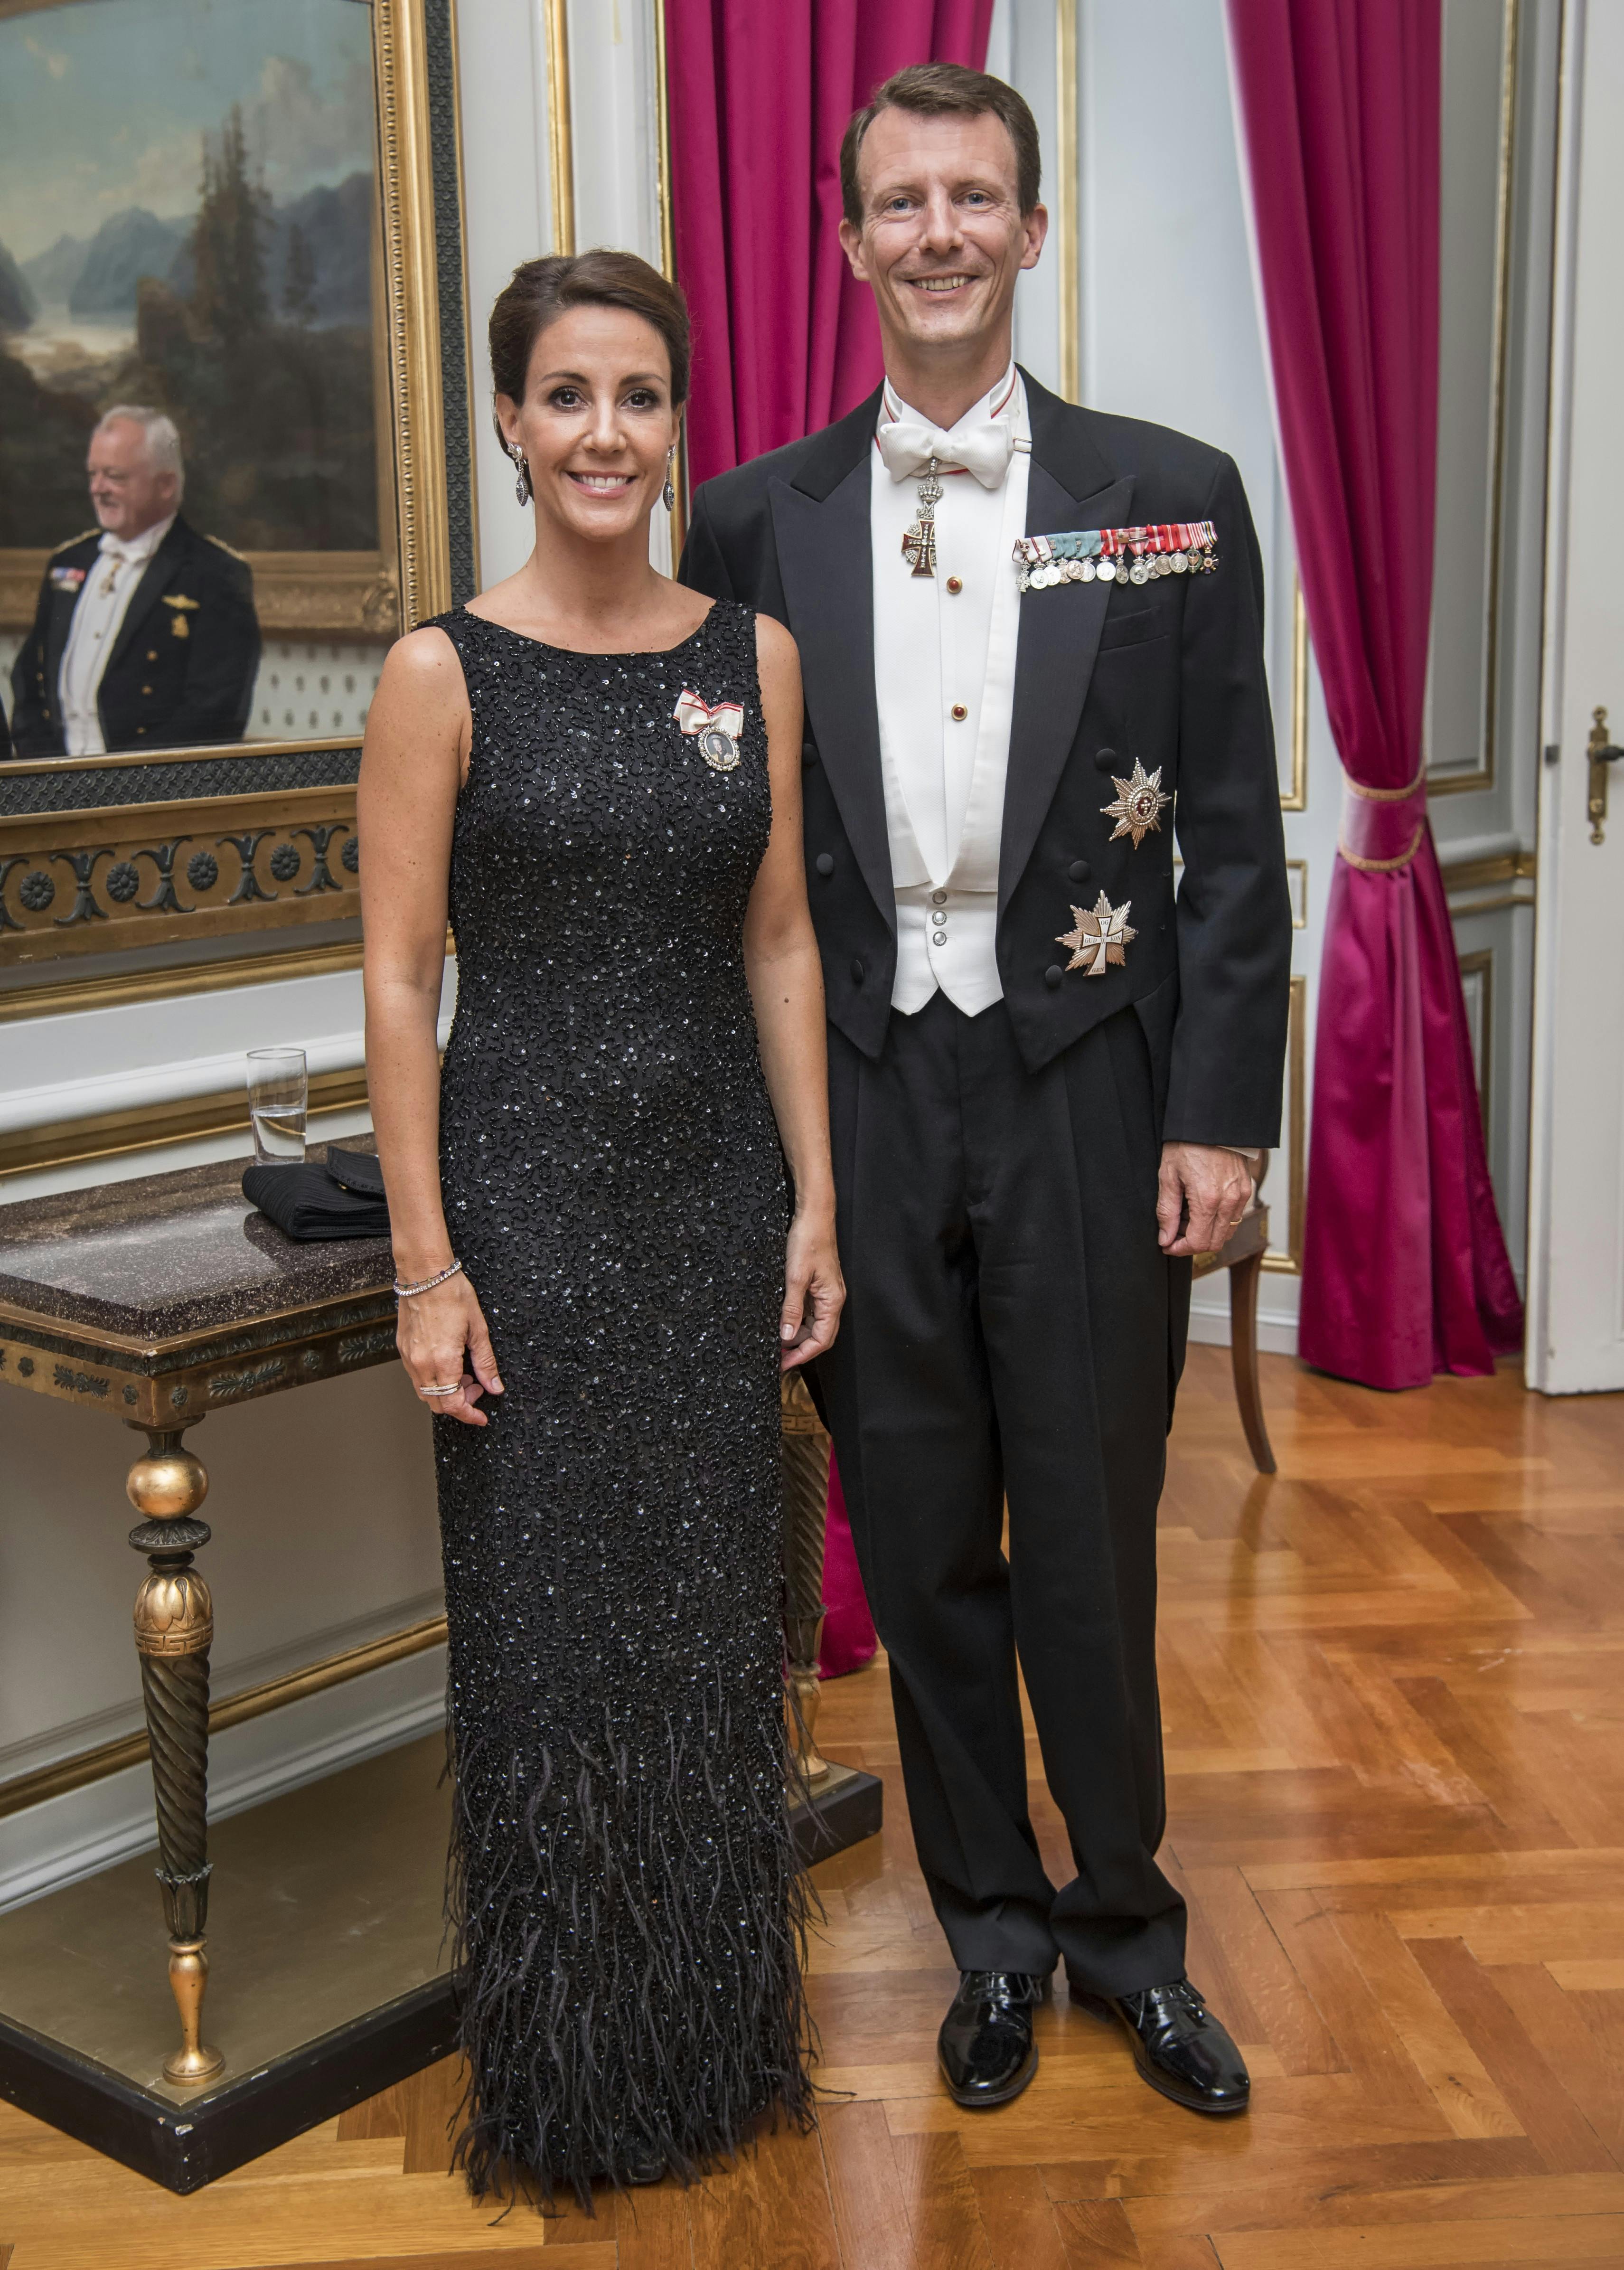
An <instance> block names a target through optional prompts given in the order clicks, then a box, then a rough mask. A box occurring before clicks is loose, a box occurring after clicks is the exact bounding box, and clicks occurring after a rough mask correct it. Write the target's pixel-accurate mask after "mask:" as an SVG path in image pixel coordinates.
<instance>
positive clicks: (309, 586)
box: [0, 0, 466, 764]
mask: <svg viewBox="0 0 1624 2270" xmlns="http://www.w3.org/2000/svg"><path fill="white" fill-rule="evenodd" d="M50 4H56V5H64V4H68V0H4V8H3V12H4V13H7V14H16V13H32V12H33V11H35V10H36V9H38V8H40V7H41V6H44V5H50ZM367 4H368V5H369V7H370V10H371V20H372V48H373V76H374V88H375V95H376V106H377V127H378V152H379V185H380V197H379V200H378V203H379V208H380V211H379V221H378V231H377V235H376V237H375V239H374V241H375V242H376V243H377V244H378V245H379V247H380V249H381V251H382V261H381V263H380V264H381V266H382V278H381V279H379V281H378V283H377V285H376V286H375V289H374V347H375V350H376V354H375V361H376V365H377V382H376V395H375V398H376V401H377V407H378V426H379V434H378V472H379V485H378V503H379V530H378V536H379V549H378V550H377V551H376V552H249V553H245V555H244V556H245V558H246V559H247V560H248V565H249V567H250V568H252V569H253V571H254V601H255V610H256V613H257V615H258V618H259V626H260V629H261V630H262V632H263V633H265V634H267V635H269V636H271V637H273V638H328V639H335V638H342V639H367V638H383V637H390V638H392V637H394V636H396V635H397V634H398V633H399V631H400V630H401V629H402V628H403V627H404V628H406V629H410V628H411V627H412V624H413V623H416V622H419V621H421V620H422V619H423V618H424V617H425V616H426V615H430V614H435V613H438V612H440V611H441V609H442V608H443V607H446V606H448V605H449V604H450V567H449V553H448V541H447V510H446V493H445V449H444V420H443V414H442V405H441V378H440V324H439V313H438V309H439V296H438V263H437V260H436V256H435V238H434V197H433V175H432V166H431V158H430V150H429V131H428V100H427V80H426V41H425V38H424V26H423V0H367ZM453 48H454V49H455V41H453ZM459 152H460V140H459ZM465 267H466V263H464V270H465ZM391 427H392V428H393V433H392V436H391V432H390V428H391ZM48 557H49V553H48V552H47V551H44V550H34V549H28V550H25V549H22V548H20V547H19V548H16V549H11V548H7V549H5V550H4V551H0V627H5V628H8V629H17V630H21V629H26V628H27V627H28V626H29V625H31V624H32V623H33V618H34V611H35V607H36V605H37V604H38V600H39V592H40V583H41V577H42V576H43V575H44V573H45V564H46V561H47V560H48ZM403 586H404V591H403ZM241 746H242V745H238V746H237V748H236V749H235V751H234V753H239V754H240V753H241ZM249 746H253V747H254V748H256V749H259V750H264V749H271V748H300V749H304V748H311V747H320V746H324V745H323V743H321V742H310V741H304V740H300V741H288V740H286V739H274V740H266V741H263V742H255V743H253V744H251V745H249ZM340 746H343V745H342V744H341V745H340ZM141 754H142V755H143V756H145V755H147V754H148V753H145V752H143V753H141ZM152 754H154V755H155V754H157V752H153V753H152ZM140 760H141V757H140V756H137V755H133V754H131V755H125V756H123V757H122V759H121V760H120V761H122V762H123V763H126V764H129V763H134V762H139V761H140Z"/></svg>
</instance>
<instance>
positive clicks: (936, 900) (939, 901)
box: [931, 891, 947, 907]
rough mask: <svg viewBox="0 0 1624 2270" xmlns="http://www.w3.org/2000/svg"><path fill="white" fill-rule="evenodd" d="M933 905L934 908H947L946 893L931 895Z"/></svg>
mask: <svg viewBox="0 0 1624 2270" xmlns="http://www.w3.org/2000/svg"><path fill="white" fill-rule="evenodd" d="M946 904H947V894H946V892H945V891H932V892H931V905H932V906H933V907H945V905H946Z"/></svg>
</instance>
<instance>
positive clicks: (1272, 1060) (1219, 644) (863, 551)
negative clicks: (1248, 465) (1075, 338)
mask: <svg viewBox="0 0 1624 2270" xmlns="http://www.w3.org/2000/svg"><path fill="white" fill-rule="evenodd" d="M1026 386H1027V412H1028V416H1029V419H1030V422H1031V429H1032V464H1031V471H1030V474H1029V476H1028V486H1027V532H1028V534H1050V533H1054V532H1056V531H1059V530H1076V529H1088V528H1116V527H1122V526H1124V525H1129V524H1132V523H1155V522H1161V521H1180V520H1185V521H1198V520H1210V521H1212V522H1213V523H1215V525H1216V527H1217V531H1218V553H1219V561H1220V564H1219V568H1218V570H1217V572H1216V574H1214V575H1167V576H1161V577H1158V578H1157V579H1156V580H1155V581H1153V582H1149V583H1146V584H1142V585H1135V584H1131V583H1130V584H1125V585H1124V584H1122V583H1100V582H1094V583H1063V584H1061V585H1059V586H1058V587H1057V588H1056V589H1055V590H1047V591H1028V592H1027V594H1026V596H1025V597H1023V598H1022V600H1021V602H1020V640H1019V645H1018V649H1017V655H1016V666H1015V703H1014V716H1013V722H1012V727H1011V731H1010V752H1009V774H1008V781H1007V785H1006V789H1005V805H1004V838H1003V849H1002V855H1001V859H1000V865H999V886H998V971H999V976H1000V977H1001V979H1002V981H1003V985H1004V994H1005V1001H1006V1003H1007V1005H1008V1009H1009V1015H1010V1020H1011V1023H1012V1026H1013V1027H1014V1030H1015V1035H1016V1039H1017V1041H1018V1042H1019V1044H1020V1052H1021V1055H1022V1057H1023V1058H1024V1059H1025V1061H1026V1063H1027V1065H1028V1066H1030V1067H1031V1068H1033V1069H1034V1070H1035V1069H1036V1068H1037V1066H1039V1065H1042V1064H1044V1063H1046V1062H1047V1061H1048V1059H1049V1057H1053V1056H1055V1055H1056V1054H1057V1053H1058V1051H1059V1050H1062V1049H1064V1048H1065V1047H1067V1046H1068V1045H1069V1044H1070V1043H1071V1042H1074V1041H1076V1040H1078V1039H1079V1038H1080V1036H1081V1035H1083V1034H1084V1033H1086V1031H1088V1029H1089V1028H1090V1027H1091V1026H1094V1025H1096V1024H1098V1023H1100V1022H1101V1020H1103V1019H1104V1018H1106V1017H1109V1016H1110V1015H1111V1014H1113V1013H1114V1012H1115V1011H1116V1010H1118V1009H1121V1008H1123V1007H1124V1006H1125V1005H1127V1004H1129V1003H1131V1004H1132V1005H1133V1006H1134V1007H1135V1009H1136V1010H1137V1011H1138V1015H1139V1018H1140V1020H1141V1021H1142V1023H1143V1025H1144V1027H1145V1031H1146V1038H1147V1040H1148V1041H1149V1043H1150V1050H1151V1057H1152V1063H1153V1067H1154V1071H1155V1075H1156V1084H1157V1094H1158V1097H1159V1099H1160V1100H1161V1104H1162V1121H1163V1125H1162V1131H1163V1133H1164V1135H1165V1136H1166V1138H1167V1139H1168V1140H1169V1141H1172V1140H1183V1141H1187V1142H1194V1143H1230V1144H1237V1145H1240V1146H1243V1147H1248V1148H1267V1147H1270V1146H1272V1145H1273V1144H1275V1143H1276V1142H1277V1141H1278V1140H1279V1110H1280V1093H1281V1075H1282V1069H1283V1065H1284V1062H1285V1050H1286V1017H1287V978H1288V974H1289V964H1290V957H1291V914H1290V908H1289V904H1288V901H1287V889H1286V869H1285V854H1284V847H1283V842H1282V837H1281V832H1280V814H1279V786H1278V777H1277V774H1276V770H1275V760H1274V738H1273V731H1272V725H1271V723H1270V716H1269V696H1268V686H1267V682H1266V679H1265V676H1264V653H1263V563H1262V560H1261V557H1260V555H1259V553H1258V549H1257V538H1256V536H1255V535H1254V533H1253V530H1252V522H1251V516H1250V512H1249V511H1248V509H1247V504H1246V496H1245V493H1244V491H1243V490H1242V486H1241V477H1240V475H1239V473H1238V472H1237V471H1236V470H1235V464H1234V462H1233V460H1232V459H1230V458H1229V457H1227V456H1224V455H1223V453H1222V452H1221V451H1220V450H1218V449H1211V448H1208V447H1207V446H1206V445H1205V443H1203V442H1200V441H1191V440H1190V439H1189V438H1188V437H1187V436H1186V435H1184V434H1175V433H1172V432H1170V431H1169V430H1168V428H1167V427H1161V426H1151V425H1146V424H1145V423H1144V422H1143V421H1141V420H1140V419H1132V418H1115V417H1108V416H1105V415H1103V414H1102V413H1101V412H1097V411H1092V410H1079V409H1076V408H1074V407H1073V406H1072V405H1071V404H1067V403H1064V402H1062V401H1060V400H1058V399H1057V397H1056V396H1054V395H1052V394H1050V393H1049V392H1048V391H1047V389H1045V388H1043V387H1042V386H1040V385H1038V383H1037V382H1036V381H1035V380H1034V378H1032V377H1031V376H1030V375H1026ZM878 411H879V394H878V393H876V394H874V395H872V396H871V397H870V398H869V399H868V401H866V402H865V403H864V404H862V405H861V406H860V407H859V408H858V409H856V410H854V411H853V412H851V414H850V415H849V417H847V418H843V419H841V420H840V422H839V424H838V425H834V426H830V427H826V428H825V430H824V431H823V432H822V433H820V434H812V435H811V436H810V437H809V439H807V440H806V441H793V442H791V443H790V446H789V447H788V448H787V449H775V450H774V451H773V452H772V453H771V454H770V455H769V456H764V457H758V458H756V459H755V461H754V462H753V464H748V465H740V466H739V467H738V468H737V469H736V470H735V471H732V472H729V473H723V475H721V476H720V478H717V479H716V480H713V481H708V482H706V484H705V486H703V487H702V488H701V490H700V491H699V493H698V494H697V495H696V497H695V499H694V504H693V526H692V528H691V530H690V532H689V536H688V541H687V545H686V549H685V551H684V553H683V565H682V575H683V580H684V581H685V582H688V583H691V584H693V586H694V587H695V588H696V589H697V590H702V591H708V592H709V593H711V594H712V595H713V596H714V597H718V598H730V599H747V600H749V601H750V602H751V603H752V604H753V605H755V606H756V607H759V608H760V610H761V612H763V613H765V614H769V615H774V616H776V618H777V619H778V620H779V621H780V622H782V623H783V624H784V625H786V627H788V628H789V629H790V632H791V633H792V634H794V637H795V639H796V641H797V644H798V645H799V648H800V650H801V669H802V673H803V676H804V678H805V686H806V715H807V738H806V744H805V778H804V786H805V836H806V860H807V888H808V892H809V894H810V897H811V901H812V919H813V922H814V923H815V924H816V925H817V931H818V938H819V946H821V948H822V953H823V976H824V985H825V988H826V990H827V998H828V1008H829V1016H830V1018H831V1020H832V1021H833V1022H834V1024H835V1025H836V1026H838V1027H839V1028H840V1030H841V1031H842V1032H843V1033H844V1034H845V1035H847V1037H848V1038H849V1040H850V1041H852V1042H853V1043H854V1044H855V1045H856V1047H857V1048H858V1049H860V1050H863V1052H864V1054H865V1055H867V1056H875V1055H877V1054H878V1053H879V1049H880V1046H881V1043H882V1042H883V1041H884V1039H885V1035H886V1025H887V1022H888V1020H889V1017H890V1001H891V986H892V979H893V976H894V970H895V966H896V916H895V902H894V894H893V891H892V885H891V866H890V856H889V851H888V848H887V843H886V805H885V790H884V784H883V782H882V780H881V775H880V765H879V715H878V711H877V708H876V704H875V696H874V619H873V587H872V581H871V575H872V567H871V561H870V558H869V553H870V548H871V546H870V536H869V480H870V459H871V454H872V445H873V435H874V425H875V419H876V416H877V413H878ZM880 565H881V566H882V567H883V568H886V569H888V570H891V571H893V572H894V573H896V574H899V575H901V574H902V573H904V572H905V570H904V568H903V567H902V564H901V561H891V560H886V561H884V562H882V563H880ZM1136 758H1138V760H1139V761H1140V762H1141V763H1142V764H1143V766H1144V767H1145V769H1146V772H1147V773H1150V772H1154V771H1155V770H1156V769H1157V768H1158V767H1160V768H1161V785H1162V788H1163V789H1164V790H1168V791H1170V792H1175V793H1176V795H1177V797H1178V810H1177V840H1178V845H1179V849H1180V850H1181V852H1182V854H1183V862H1184V865H1183V878H1182V887H1181V888H1179V889H1178V891H1177V893H1176V896H1175V871H1174V865H1173V845H1174V839H1173V833H1172V830H1171V829H1170V828H1169V827H1168V820H1169V819H1170V818H1171V817H1172V815H1171V814H1170V813H1168V814H1165V815H1164V817H1163V822H1162V828H1161V833H1160V834H1159V835H1147V836H1146V838H1145V840H1144V842H1143V843H1142V844H1141V845H1140V847H1139V848H1138V849H1137V850H1136V849H1134V847H1133V844H1132V842H1131V839H1130V838H1129V837H1128V836H1125V835H1124V836H1120V837H1118V838H1117V839H1116V841H1115V842H1113V841H1112V840H1111V839H1112V830H1113V827H1114V826H1115V822H1114V821H1113V820H1109V819H1108V818H1106V817H1105V816H1104V815H1103V813H1102V812H1101V806H1102V805H1107V804H1109V803H1110V802H1111V801H1112V800H1113V798H1114V797H1115V795H1116V790H1115V789H1114V788H1113V787H1112V785H1111V782H1112V777H1113V775H1116V776H1119V777H1126V776H1127V775H1129V774H1130V772H1131V768H1132V766H1133V762H1134V760H1135V759H1136ZM825 860H832V861H833V865H832V867H829V868H827V870H826V868H825V867H824V866H823V865H821V864H819V863H820V861H825ZM1101 890H1103V891H1104V892H1105V894H1106V895H1107V897H1108V898H1109V901H1110V902H1111V904H1112V905H1113V906H1120V905H1121V904H1122V903H1123V901H1130V902H1131V909H1132V911H1131V917H1130V919H1131V924H1132V926H1133V928H1134V929H1135V930H1136V931H1138V937H1137V938H1135V940H1134V941H1133V943H1132V944H1131V946H1129V948H1128V951H1127V957H1126V960H1125V961H1124V963H1123V966H1122V967H1121V968H1112V969H1109V970H1108V971H1107V972H1106V973H1105V974H1104V975H1103V976H1099V977H1090V976H1085V975H1084V974H1083V973H1082V972H1081V971H1072V972H1067V971H1066V970H1065V968H1064V965H1065V963H1066V962H1067V961H1068V960H1069V959H1070V957H1069V955H1068V954H1067V953H1065V952H1064V950H1063V949H1061V948H1060V947H1058V946H1057V943H1056V940H1057V938H1058V936H1059V935H1060V934H1061V933H1062V932H1064V931H1068V930H1070V929H1071V928H1072V912H1071V909H1072V907H1073V906H1074V905H1083V906H1092V905H1093V904H1094V899H1095V898H1096V897H1097V895H1098V894H1099V893H1100V892H1101ZM1057 972H1058V975H1057V974H1056V973H1057Z"/></svg>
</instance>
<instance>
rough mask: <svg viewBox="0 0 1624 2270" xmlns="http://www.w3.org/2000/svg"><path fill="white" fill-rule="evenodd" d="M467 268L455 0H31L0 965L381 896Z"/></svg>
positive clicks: (13, 240) (448, 478)
mask: <svg viewBox="0 0 1624 2270" xmlns="http://www.w3.org/2000/svg"><path fill="white" fill-rule="evenodd" d="M466 373H467V338H466V311H465V308H464V304H463V254H462V211H461V194H460V169H459V164H458V154H457V126H456V64H455V26H454V21H453V16H452V0H278V4H277V5H276V6H275V7H274V8H271V7H267V6H265V5H264V4H263V0H0V681H3V682H4V691H3V692H0V706H4V711H5V716H6V735H5V742H4V753H3V754H0V967H3V966H4V965H5V964H10V965H11V966H12V967H13V968H18V969H19V970H20V969H21V968H23V967H24V966H27V965H35V964H39V963H41V962H58V963H60V962H62V961H64V960H66V961H69V962H70V963H71V962H72V961H74V960H75V959H80V960H82V959H83V958H85V957H93V958H94V963H95V968H96V969H97V970H98V971H99V972H101V973H105V971H106V969H107V967H108V965H107V963H106V961H105V960H104V957H106V956H107V955H108V954H109V953H114V954H120V955H122V954H123V953H126V951H127V950H130V949H134V950H136V951H137V953H138V955H139V958H140V959H141V960H142V961H151V960H152V957H153V954H154V953H159V954H161V956H162V957H163V958H164V959H166V960H167V961H173V960H174V955H175V953H177V952H178V951H183V950H184V949H185V948H186V947H187V946H188V945H189V943H190V942H191V941H193V940H205V941H218V940H219V939H221V938H229V937H231V936H232V935H234V934H235V933H237V932H240V931H241V932H248V931H283V932H286V931H289V930H290V929H300V930H304V929H307V928H308V926H310V925H313V924H314V925H319V926H320V927H321V930H322V933H323V936H328V937H330V936H332V935H333V930H332V926H333V925H334V924H339V925H340V926H347V925H348V924H351V923H352V920H353V917H354V916H355V915H356V913H357V910H358V901H357V871H358V863H357V846H356V840H355V835H354V826H353V816H354V782H355V778H356V772H357V768H358V766H359V762H360V736H361V731H362V728H363V725H364V723H365V718H366V710H367V701H368V700H369V698H370V695H371V692H372V689H373V687H374V686H375V683H376V679H377V674H378V671H379V669H380V668H381V667H382V658H383V655H384V653H385V652H386V651H387V649H388V647H389V643H390V642H392V641H393V640H394V639H395V638H396V637H397V636H398V635H399V634H400V632H401V631H402V630H403V629H404V628H409V627H411V626H412V624H413V623H416V622H419V621H421V620H423V619H425V618H426V617H427V616H430V615H432V614H434V613H436V612H439V611H440V610H441V609H442V608H443V607H445V606H447V605H451V604H453V603H454V601H456V600H459V599H461V598H463V597H467V596H469V595H470V594H471V591H472V590H473V588H474V558H475V535H474V526H473V503H472V488H471V472H470V450H469V434H468V397H467V383H466ZM109 412H111V413H113V414H112V415H111V416H109ZM288 942H289V941H288V940H287V939H286V938H283V939H282V940H281V943H282V944H284V945H285V944H287V943H288ZM264 943H265V944H267V945H270V944H271V943H273V941H271V940H266V941H264ZM211 950H212V951H215V952H218V951H219V948H218V946H212V947H211ZM33 974H34V973H33V971H32V970H30V975H31V976H33ZM38 974H39V975H40V976H48V975H49V973H45V972H40V973H38ZM61 974H62V975H63V976H67V975H68V972H66V971H64V972H63V973H61ZM89 974H90V973H89V970H88V968H87V970H86V975H87V976H88V975H89ZM30 990H32V988H31V989H30ZM49 990H50V991H51V993H52V995H53V998H54V999H55V997H56V995H58V994H60V993H61V992H62V991H63V988H62V986H61V985H60V984H53V985H52V986H51V987H50V989H49Z"/></svg>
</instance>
